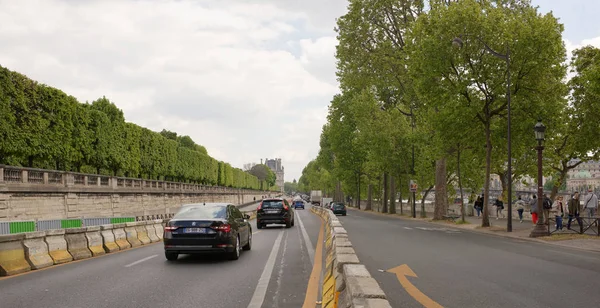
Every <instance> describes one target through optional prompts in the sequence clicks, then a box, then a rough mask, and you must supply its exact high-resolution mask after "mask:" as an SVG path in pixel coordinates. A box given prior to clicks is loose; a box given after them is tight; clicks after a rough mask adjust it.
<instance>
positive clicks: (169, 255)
mask: <svg viewBox="0 0 600 308" xmlns="http://www.w3.org/2000/svg"><path fill="white" fill-rule="evenodd" d="M165 258H167V260H168V261H176V260H177V258H179V254H178V253H176V252H167V251H165Z"/></svg>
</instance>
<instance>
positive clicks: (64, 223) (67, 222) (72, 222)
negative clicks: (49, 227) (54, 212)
mask: <svg viewBox="0 0 600 308" xmlns="http://www.w3.org/2000/svg"><path fill="white" fill-rule="evenodd" d="M81 225H82V222H81V219H63V220H61V221H60V227H61V228H62V229H68V228H81Z"/></svg>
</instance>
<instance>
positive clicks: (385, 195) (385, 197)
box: [381, 172, 389, 213]
mask: <svg viewBox="0 0 600 308" xmlns="http://www.w3.org/2000/svg"><path fill="white" fill-rule="evenodd" d="M388 188H389V186H388V173H387V172H384V173H383V200H382V206H381V212H382V213H387V212H388V193H389V189H388Z"/></svg>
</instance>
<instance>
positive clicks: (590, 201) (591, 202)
mask: <svg viewBox="0 0 600 308" xmlns="http://www.w3.org/2000/svg"><path fill="white" fill-rule="evenodd" d="M583 204H584V205H583V210H584V211H585V210H586V209H587V214H588V218H592V217H594V216H596V209H598V197H597V196H596V194H594V192H593V191H592V189H591V188H590V189H588V194H587V195H585V199H584V200H583Z"/></svg>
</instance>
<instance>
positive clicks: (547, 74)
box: [299, 0, 600, 226]
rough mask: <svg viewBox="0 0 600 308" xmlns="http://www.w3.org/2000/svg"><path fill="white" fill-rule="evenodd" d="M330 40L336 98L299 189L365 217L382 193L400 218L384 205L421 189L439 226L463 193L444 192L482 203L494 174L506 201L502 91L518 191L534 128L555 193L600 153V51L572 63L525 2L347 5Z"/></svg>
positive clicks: (557, 35)
mask: <svg viewBox="0 0 600 308" xmlns="http://www.w3.org/2000/svg"><path fill="white" fill-rule="evenodd" d="M336 30H337V32H338V40H339V45H338V46H337V52H336V58H337V60H338V69H337V76H338V79H339V81H340V89H341V93H340V94H338V95H336V96H335V97H334V98H333V100H332V101H331V104H330V107H329V114H328V118H327V123H326V124H325V125H324V127H323V131H322V134H321V140H320V152H319V154H318V157H317V158H316V159H315V160H313V161H311V162H310V163H309V164H308V165H307V166H306V167H305V168H304V170H303V173H302V177H301V178H300V179H299V189H300V190H302V191H309V190H313V189H321V190H325V191H327V192H331V193H335V195H336V196H338V197H339V196H341V194H342V193H346V194H350V195H352V196H354V198H353V199H354V200H357V201H358V200H360V199H363V198H364V197H365V196H366V197H367V199H368V200H369V201H368V203H367V207H369V206H370V200H371V198H372V197H373V196H375V197H376V198H378V199H382V200H385V202H383V207H382V208H383V211H384V212H395V204H394V200H395V198H394V197H392V198H390V196H396V194H397V192H396V191H397V190H398V192H399V193H400V194H401V195H404V196H407V195H408V186H409V185H408V183H409V181H410V180H415V181H417V182H418V183H419V189H420V191H421V196H422V198H423V199H422V200H421V201H422V204H423V202H424V199H425V197H426V196H427V194H428V193H429V191H431V190H432V189H433V188H434V187H435V193H436V198H435V199H436V204H435V214H434V218H435V219H442V215H444V214H445V211H446V210H447V207H448V198H449V197H452V195H453V194H454V193H455V190H454V189H452V190H450V191H447V187H448V186H450V187H458V188H460V189H459V191H462V189H469V190H470V191H473V192H479V191H480V188H481V187H482V186H483V187H484V194H485V198H486V200H485V204H486V205H487V204H489V200H488V197H489V195H490V194H489V183H490V175H491V174H496V175H498V176H499V177H500V179H501V181H502V185H503V190H504V196H505V197H506V190H507V183H508V178H507V175H508V171H507V169H508V168H507V161H508V160H507V132H508V127H507V125H508V124H507V122H508V121H507V101H508V100H507V95H508V94H510V97H511V106H510V107H511V121H512V123H511V139H512V158H513V159H512V165H513V166H512V169H513V170H512V180H513V183H516V182H518V181H522V180H523V179H525V178H527V177H529V176H531V177H533V178H535V175H536V170H537V161H536V159H537V157H536V153H535V149H534V148H535V146H536V145H537V144H536V140H535V139H534V133H533V126H534V125H535V123H536V122H537V121H538V120H539V119H541V120H543V123H544V124H545V125H546V126H547V128H548V129H547V131H546V140H545V144H544V145H545V149H546V150H545V151H544V162H543V164H544V173H545V174H546V175H552V176H554V181H553V184H554V185H553V187H552V189H553V194H555V193H556V192H557V191H558V189H559V188H560V187H561V186H562V185H563V184H564V182H565V181H566V176H567V172H568V171H569V170H571V169H572V168H575V167H576V166H577V165H578V164H579V163H581V162H584V161H588V160H593V159H597V158H598V157H599V152H600V138H597V136H596V135H597V132H598V131H600V121H598V119H599V118H600V117H599V116H600V109H598V108H597V106H598V101H599V99H600V50H599V49H598V48H594V47H592V46H585V47H582V48H580V49H577V50H575V52H574V53H573V58H572V59H570V60H571V61H570V63H567V59H566V50H565V46H564V43H563V40H562V32H563V25H562V24H560V23H559V22H558V20H557V18H556V17H555V16H553V14H552V13H548V14H542V13H540V12H539V11H538V9H537V8H536V7H534V6H533V5H532V4H531V1H529V0H508V1H507V0H485V1H483V0H430V1H429V3H428V5H425V4H424V1H422V0H350V5H349V7H348V13H347V14H346V15H344V16H342V17H341V18H339V19H338V23H337V28H336ZM453 42H454V44H453ZM490 50H493V51H495V52H496V53H495V54H494V53H493V52H490ZM507 53H509V59H510V65H509V67H508V70H507V61H505V60H506V54H507ZM569 68H570V69H571V71H572V75H573V76H571V77H572V78H570V79H568V78H567V77H568V76H567V71H568V69H569ZM507 72H510V76H511V77H512V78H511V79H512V80H511V86H510V89H508V90H507V86H506V85H507ZM575 159H577V160H575ZM388 199H389V200H390V202H389V208H388V202H387V200H388ZM462 199H463V198H461V200H462ZM505 200H506V199H505ZM359 206H360V205H359ZM482 221H483V223H482V224H483V226H488V225H489V220H488V215H487V207H486V210H485V211H484V218H483V220H482Z"/></svg>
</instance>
